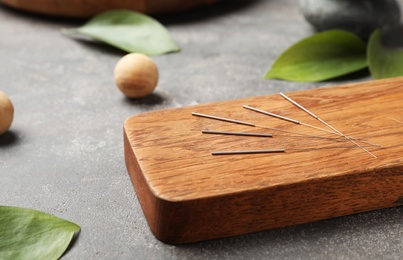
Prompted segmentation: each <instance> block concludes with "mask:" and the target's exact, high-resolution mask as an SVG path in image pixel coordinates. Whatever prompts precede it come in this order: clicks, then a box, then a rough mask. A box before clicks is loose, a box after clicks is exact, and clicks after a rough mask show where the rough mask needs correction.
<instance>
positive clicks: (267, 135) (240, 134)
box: [202, 130, 273, 137]
mask: <svg viewBox="0 0 403 260" xmlns="http://www.w3.org/2000/svg"><path fill="white" fill-rule="evenodd" d="M202 133H203V134H218V135H239V136H254V137H273V135H272V134H261V133H250V132H226V131H216V130H202Z"/></svg>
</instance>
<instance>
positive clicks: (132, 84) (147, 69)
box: [114, 53, 158, 98]
mask: <svg viewBox="0 0 403 260" xmlns="http://www.w3.org/2000/svg"><path fill="white" fill-rule="evenodd" d="M114 77H115V84H116V86H117V87H118V88H119V89H120V91H122V93H123V94H125V95H126V96H127V97H129V98H140V97H145V96H148V95H150V94H151V93H152V92H153V91H154V89H155V87H156V86H157V83H158V68H157V65H155V63H154V61H153V60H152V59H151V58H150V57H148V56H146V55H144V54H140V53H131V54H127V55H125V56H123V58H121V59H120V60H119V62H118V63H117V64H116V66H115V71H114Z"/></svg>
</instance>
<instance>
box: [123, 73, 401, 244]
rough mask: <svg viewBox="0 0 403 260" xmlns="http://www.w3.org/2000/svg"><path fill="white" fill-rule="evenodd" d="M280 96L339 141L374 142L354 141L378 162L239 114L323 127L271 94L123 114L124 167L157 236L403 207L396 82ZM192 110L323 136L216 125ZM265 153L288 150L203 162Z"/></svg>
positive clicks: (249, 228)
mask: <svg viewBox="0 0 403 260" xmlns="http://www.w3.org/2000/svg"><path fill="white" fill-rule="evenodd" d="M272 84H275V83H272ZM286 94H287V95H288V96H289V97H291V98H292V99H294V100H295V101H297V102H299V103H300V104H301V105H303V106H305V107H306V108H307V109H310V110H311V111H312V112H314V113H315V114H316V115H318V116H319V117H320V118H322V119H323V120H325V121H326V122H327V123H329V124H331V125H332V126H334V127H336V128H337V129H338V130H340V131H341V132H343V133H344V134H345V135H348V136H350V137H355V138H361V139H365V140H366V141H369V142H371V143H375V144H378V145H381V146H382V147H377V146H372V145H368V144H367V143H363V142H361V141H357V142H359V143H360V144H361V145H362V146H364V147H365V148H366V149H368V150H369V151H370V152H372V153H373V154H374V155H376V156H377V158H373V157H372V156H371V155H369V154H368V153H366V152H364V151H363V150H362V149H360V148H358V147H356V146H355V145H354V144H352V143H351V142H350V141H348V140H347V139H345V138H342V137H340V136H337V135H333V134H329V133H325V132H321V131H318V130H315V129H312V128H309V127H305V126H302V125H297V124H292V123H289V122H286V121H283V120H279V119H276V118H272V117H269V116H266V115H263V114H259V113H256V112H253V111H249V110H246V109H244V108H242V105H244V104H245V105H250V106H254V107H258V108H260V109H264V110H267V111H270V112H273V113H277V114H281V115H284V116H287V117H290V118H293V119H296V120H299V121H301V122H304V123H308V124H312V125H315V126H318V127H325V126H324V125H323V124H322V123H320V122H319V121H318V120H316V119H315V118H313V117H311V116H309V115H308V114H307V113H305V112H304V111H302V110H301V109H299V108H297V107H296V106H294V105H292V104H291V103H290V102H288V101H287V100H285V99H284V98H282V97H281V96H280V95H277V94H276V95H268V96H260V97H252V98H245V99H239V100H231V101H224V102H217V103H210V104H203V105H197V106H193V107H186V108H178V109H171V110H162V111H153V112H148V113H144V114H140V115H136V116H133V117H130V118H128V119H127V120H126V121H125V123H124V146H125V159H126V165H127V169H128V172H129V174H130V177H131V180H132V182H133V185H134V187H135V190H136V192H137V196H138V199H139V201H140V203H141V206H142V208H143V211H144V214H145V217H146V219H147V221H148V224H149V226H150V228H151V230H152V232H153V233H154V235H155V236H156V237H157V238H158V239H160V240H162V241H164V242H167V243H174V244H176V243H187V242H194V241H201V240H206V239H214V238H220V237H227V236H234V235H240V234H245V233H249V232H256V231H262V230H266V229H271V228H280V227H285V226H290V225H296V224H301V223H306V222H312V221H317V220H322V219H327V218H333V217H338V216H344V215H348V214H354V213H359V212H364V211H370V210H376V209H381V208H385V207H393V206H398V205H402V204H403V78H396V79H388V80H383V81H371V82H364V83H359V84H353V85H344V86H337V87H327V88H320V89H312V90H304V91H298V92H293V93H286ZM191 112H199V113H205V114H210V115H215V116H220V117H227V118H233V119H238V120H243V121H248V122H253V123H257V124H260V125H265V126H270V127H273V128H279V129H283V130H287V131H293V132H296V131H297V132H299V133H305V134H309V135H320V136H324V137H330V138H331V139H323V138H313V137H312V138H311V137H307V136H298V135H296V134H290V133H284V132H278V131H274V130H273V131H272V130H269V129H264V128H259V127H250V126H244V125H238V124H232V123H227V122H221V121H217V120H211V119H206V118H201V117H196V116H192V115H191ZM202 129H209V130H222V131H244V132H259V133H272V134H274V137H273V138H261V137H242V136H223V135H211V134H202V133H201V130H202ZM334 138H336V139H334ZM268 148H284V149H285V150H286V152H285V153H276V154H248V155H245V154H244V155H221V156H213V155H211V152H212V151H223V150H239V149H242V150H245V149H268Z"/></svg>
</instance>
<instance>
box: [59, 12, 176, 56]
mask: <svg viewBox="0 0 403 260" xmlns="http://www.w3.org/2000/svg"><path fill="white" fill-rule="evenodd" d="M62 32H63V33H65V34H81V35H86V36H89V37H92V38H94V39H96V40H98V41H101V42H104V43H107V44H109V45H112V46H114V47H117V48H119V49H121V50H123V51H126V52H129V53H130V52H138V53H143V54H146V55H149V56H154V55H160V54H164V53H168V52H174V51H179V50H180V49H179V47H178V46H177V45H176V44H175V42H174V41H173V40H172V38H171V36H170V35H169V32H168V31H167V30H166V29H165V27H164V26H163V25H161V24H160V23H159V22H158V21H156V20H154V19H153V18H151V17H149V16H147V15H144V14H141V13H137V12H134V11H128V10H115V11H108V12H104V13H101V14H99V15H97V16H95V17H94V18H92V19H91V20H90V21H88V22H87V23H86V24H84V25H83V26H82V27H79V28H75V29H62Z"/></svg>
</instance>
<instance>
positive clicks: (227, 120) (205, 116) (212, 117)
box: [192, 112, 339, 141]
mask: <svg viewBox="0 0 403 260" xmlns="http://www.w3.org/2000/svg"><path fill="white" fill-rule="evenodd" d="M192 115H194V116H199V117H204V118H208V119H214V120H219V121H224V122H228V123H234V124H241V125H246V126H251V127H259V128H264V129H269V130H273V131H278V132H283V133H290V134H295V135H301V136H303V137H307V138H320V139H328V140H335V141H338V140H339V139H338V138H331V137H326V136H320V135H308V134H304V133H299V132H294V131H288V130H284V129H279V128H273V127H269V126H264V125H257V124H254V123H251V122H245V121H240V120H235V119H231V118H225V117H218V116H213V115H207V114H201V113H196V112H192Z"/></svg>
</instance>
